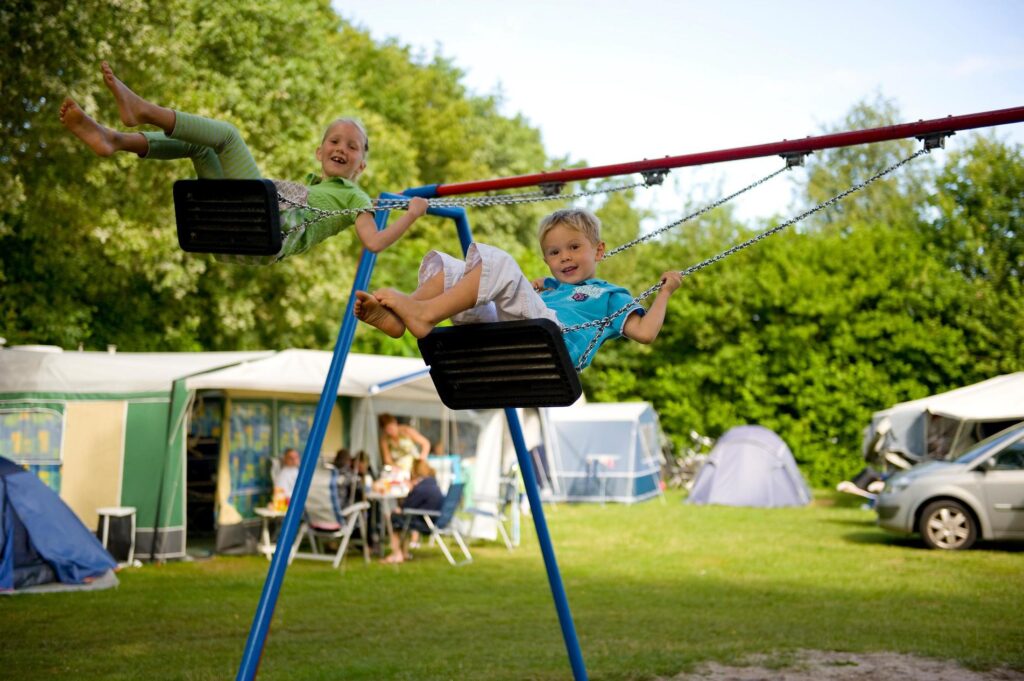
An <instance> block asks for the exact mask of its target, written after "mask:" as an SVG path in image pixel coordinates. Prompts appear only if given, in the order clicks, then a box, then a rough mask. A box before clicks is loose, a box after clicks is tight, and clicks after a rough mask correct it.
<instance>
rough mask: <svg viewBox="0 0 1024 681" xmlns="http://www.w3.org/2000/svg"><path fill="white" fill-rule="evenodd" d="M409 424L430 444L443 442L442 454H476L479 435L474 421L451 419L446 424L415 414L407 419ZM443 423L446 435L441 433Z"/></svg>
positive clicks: (478, 427)
mask: <svg viewBox="0 0 1024 681" xmlns="http://www.w3.org/2000/svg"><path fill="white" fill-rule="evenodd" d="M409 425H411V426H412V427H413V428H415V429H416V430H418V431H420V432H421V433H423V436H424V437H425V438H427V439H428V440H430V443H431V445H436V444H437V443H439V442H443V443H444V444H445V445H446V446H445V450H446V451H444V452H442V454H454V455H455V456H460V457H464V458H468V457H473V456H476V442H477V439H478V438H479V437H480V425H479V424H477V423H476V422H473V421H460V420H458V419H451V420H449V421H447V424H446V423H445V422H444V421H442V420H441V419H433V418H428V417H425V416H415V417H413V418H411V419H409ZM445 425H447V429H448V432H447V437H444V436H443V433H442V431H443V429H444V427H445Z"/></svg>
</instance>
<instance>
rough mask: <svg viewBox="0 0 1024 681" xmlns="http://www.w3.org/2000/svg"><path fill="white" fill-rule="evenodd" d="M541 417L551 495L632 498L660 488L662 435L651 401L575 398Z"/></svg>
mask: <svg viewBox="0 0 1024 681" xmlns="http://www.w3.org/2000/svg"><path fill="white" fill-rule="evenodd" d="M542 418H543V422H544V433H545V447H546V449H547V452H546V453H547V464H548V467H549V472H550V477H551V479H550V493H551V496H552V498H554V499H558V500H567V501H621V502H626V503H632V502H636V501H643V500H645V499H649V498H651V497H654V496H657V495H658V494H660V493H661V460H660V452H661V447H662V443H663V442H664V436H663V435H662V433H661V427H660V425H659V424H658V414H657V412H655V411H654V407H653V406H652V405H651V404H650V403H648V402H622V403H599V404H576V405H573V406H571V407H561V408H553V409H544V410H543V412H542Z"/></svg>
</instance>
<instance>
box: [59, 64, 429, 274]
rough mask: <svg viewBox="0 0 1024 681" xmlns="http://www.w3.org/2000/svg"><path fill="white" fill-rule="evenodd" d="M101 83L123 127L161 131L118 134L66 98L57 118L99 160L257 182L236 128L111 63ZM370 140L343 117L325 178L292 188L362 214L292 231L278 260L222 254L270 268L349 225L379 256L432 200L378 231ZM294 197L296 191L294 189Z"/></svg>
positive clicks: (317, 203)
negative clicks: (174, 162)
mask: <svg viewBox="0 0 1024 681" xmlns="http://www.w3.org/2000/svg"><path fill="white" fill-rule="evenodd" d="M101 69H102V71H103V82H104V83H105V84H106V86H107V88H108V89H109V90H110V92H111V94H113V95H114V100H115V101H116V102H117V108H118V112H119V113H120V116H121V122H122V123H123V124H124V125H126V126H128V127H131V128H134V127H137V126H140V125H151V126H155V127H157V128H160V130H161V131H162V132H149V131H146V132H121V131H119V130H113V129H111V128H108V127H106V126H103V125H100V124H99V123H97V122H96V121H95V120H93V119H92V118H90V117H89V116H87V115H86V114H85V112H84V111H82V109H81V107H79V106H78V104H77V103H76V102H75V101H74V100H73V99H71V98H70V97H66V98H65V99H64V102H63V104H62V105H61V107H60V121H61V123H62V124H63V125H64V127H66V128H67V129H68V130H70V131H71V132H72V133H74V134H75V136H76V137H78V138H79V139H80V140H82V142H84V143H85V145H86V146H87V147H89V148H90V149H91V150H92V151H93V152H94V153H95V154H96V155H98V156H111V155H113V154H114V153H116V152H118V151H124V152H130V153H134V154H137V155H138V156H139V158H143V159H147V160H170V159H178V158H188V159H190V160H191V161H192V165H193V166H194V167H195V170H196V173H197V174H198V176H199V177H200V178H239V179H246V178H260V177H262V175H261V174H260V170H259V168H258V167H257V165H256V161H255V160H254V159H253V157H252V154H251V153H250V152H249V149H248V147H246V145H245V142H244V141H243V140H242V137H241V135H240V134H239V132H238V130H237V129H236V128H235V126H233V125H231V124H230V123H226V122H224V121H216V120H212V119H209V118H203V117H201V116H196V115H194V114H189V113H185V112H183V111H175V110H173V109H169V108H167V107H163V106H160V105H158V104H154V103H153V102H150V101H147V100H145V99H143V98H142V97H140V96H139V95H137V94H136V93H135V92H133V91H132V90H131V89H129V88H128V86H126V85H125V84H124V83H122V82H121V81H120V80H119V79H118V78H117V77H116V76H115V75H114V71H113V69H111V68H110V64H108V63H107V62H103V63H102V65H101ZM369 151H370V141H369V137H368V136H367V134H366V130H365V128H363V126H362V124H361V123H360V122H359V121H357V120H355V119H353V118H339V119H337V120H334V121H332V122H331V123H330V125H328V126H327V130H326V131H325V132H324V136H323V139H321V141H320V146H318V147H317V149H316V159H317V161H319V163H320V173H319V174H313V173H311V174H310V175H308V176H307V177H306V181H305V184H304V185H297V183H288V184H289V185H295V186H293V187H290V189H293V190H297V194H296V195H295V196H294V197H292V198H294V199H296V200H297V201H296V202H297V203H300V204H303V203H305V204H308V205H309V206H311V207H312V208H319V209H321V210H327V211H337V210H345V209H365V210H364V212H360V213H358V214H357V215H356V217H355V218H354V219H353V218H352V216H351V215H344V216H340V218H341V219H337V218H334V219H330V220H322V221H319V222H315V223H312V224H309V225H307V226H306V227H305V228H304V229H294V230H286V231H289V233H288V234H287V236H286V238H285V239H284V243H283V245H282V247H281V251H280V252H279V253H277V254H276V255H273V256H218V259H222V260H227V261H230V262H245V263H250V264H270V263H272V262H276V261H278V260H280V259H282V258H284V257H286V256H289V255H296V254H298V253H304V252H305V251H307V250H309V249H310V248H312V247H313V246H315V245H316V244H318V243H320V242H321V241H323V240H324V239H327V238H329V237H331V236H334V235H335V234H337V233H338V232H340V231H341V230H342V229H344V228H345V227H348V226H351V225H353V224H354V225H355V230H356V235H357V236H358V237H359V241H360V242H362V244H363V246H365V247H366V248H367V249H368V250H370V251H373V252H374V253H377V252H380V251H382V250H384V249H385V248H387V247H388V246H390V245H391V244H393V243H394V242H395V241H397V240H398V239H399V237H401V236H402V234H404V233H405V231H406V230H407V229H409V227H410V226H411V225H412V223H413V222H415V221H416V220H417V218H419V217H420V216H422V215H423V214H424V213H426V211H427V201H426V200H425V199H423V198H419V197H417V198H413V199H411V200H410V202H409V207H408V209H407V210H406V212H405V213H404V214H402V215H401V216H399V217H398V218H397V219H395V220H394V221H393V222H392V223H391V224H390V225H388V226H387V227H386V228H385V229H383V230H381V231H379V232H378V231H377V225H376V223H375V222H374V219H373V201H371V199H370V197H369V196H367V194H366V193H365V192H364V191H363V190H362V189H360V188H359V185H358V184H356V180H357V179H358V178H359V175H360V174H361V173H362V172H363V170H364V169H365V168H366V156H367V154H368V153H369ZM289 193H291V192H289ZM285 213H286V214H289V213H293V214H297V215H293V216H289V217H285V216H282V220H283V222H287V221H289V220H291V221H292V222H293V223H294V222H295V221H296V220H299V221H301V219H302V217H303V215H301V214H304V213H305V211H285Z"/></svg>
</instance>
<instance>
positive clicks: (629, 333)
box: [622, 271, 683, 345]
mask: <svg viewBox="0 0 1024 681" xmlns="http://www.w3.org/2000/svg"><path fill="white" fill-rule="evenodd" d="M682 283H683V276H682V275H681V274H679V272H675V271H668V272H665V273H664V274H662V275H661V289H660V290H659V291H658V294H657V295H656V296H655V297H654V302H653V303H651V307H650V308H649V309H648V310H647V314H645V315H640V314H631V315H629V319H627V320H626V324H625V325H624V326H623V327H622V335H624V336H625V337H626V338H629V339H630V340H635V341H636V342H637V343H643V344H645V345H646V344H649V343H653V342H654V339H655V338H657V337H658V332H659V331H661V326H662V324H664V323H665V312H666V311H667V310H668V299H669V298H671V297H672V294H673V293H675V291H676V289H677V288H679V287H680V286H681V285H682Z"/></svg>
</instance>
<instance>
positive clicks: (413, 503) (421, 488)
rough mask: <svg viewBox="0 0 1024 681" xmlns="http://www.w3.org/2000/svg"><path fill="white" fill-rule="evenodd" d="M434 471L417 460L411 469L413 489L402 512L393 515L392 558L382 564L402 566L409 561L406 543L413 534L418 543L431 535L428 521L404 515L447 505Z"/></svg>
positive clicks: (399, 510) (403, 501) (433, 509)
mask: <svg viewBox="0 0 1024 681" xmlns="http://www.w3.org/2000/svg"><path fill="white" fill-rule="evenodd" d="M434 476H435V472H434V469H433V468H431V467H430V464H429V463H427V461H426V459H417V460H416V461H415V462H414V463H413V466H412V489H411V490H409V495H408V496H407V497H406V498H405V499H403V500H402V502H401V504H400V505H399V509H398V510H397V511H395V512H394V513H393V514H391V526H392V528H393V529H394V531H393V532H392V533H391V554H390V555H389V556H388V557H387V558H385V559H384V560H383V562H385V563H403V562H405V561H407V560H409V558H410V555H409V547H408V546H407V545H406V544H405V540H407V539H408V538H409V533H410V532H412V534H413V537H412V539H413V540H415V539H416V537H418V536H419V533H421V532H422V533H429V532H430V528H429V527H427V523H426V521H425V520H424V519H423V518H422V517H421V516H414V515H405V514H404V513H403V512H402V511H403V510H405V509H417V510H421V511H440V510H441V506H443V505H444V492H442V491H441V488H440V487H438V485H437V479H436V478H435V477H434Z"/></svg>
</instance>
